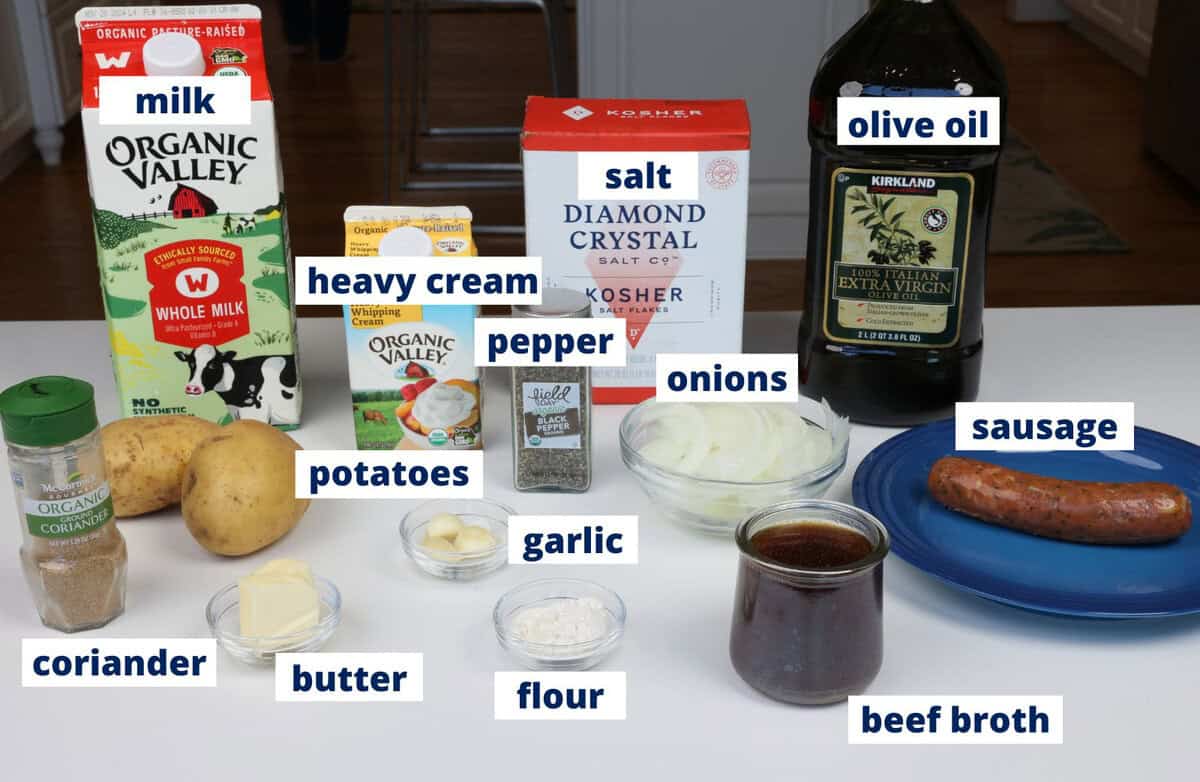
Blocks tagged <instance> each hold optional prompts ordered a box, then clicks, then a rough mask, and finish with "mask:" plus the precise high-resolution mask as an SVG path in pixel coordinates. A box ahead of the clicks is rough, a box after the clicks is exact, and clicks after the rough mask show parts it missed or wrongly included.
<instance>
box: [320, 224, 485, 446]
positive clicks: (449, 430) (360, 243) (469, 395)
mask: <svg viewBox="0 0 1200 782" xmlns="http://www.w3.org/2000/svg"><path fill="white" fill-rule="evenodd" d="M345 221H346V255H347V256H354V257H375V256H380V255H383V256H393V257H395V256H407V257H413V256H428V257H430V258H431V259H433V260H431V261H430V262H431V263H436V262H437V261H436V258H438V257H443V256H464V255H475V244H474V242H473V241H472V239H471V212H470V210H469V209H467V208H466V207H465V206H450V207H402V206H352V207H350V208H348V209H347V210H346V215H345ZM343 309H344V312H345V321H346V350H347V353H348V355H349V363H350V397H351V400H352V402H353V405H354V409H353V412H354V438H355V441H356V442H357V443H358V447H359V448H362V449H367V450H379V449H391V448H399V449H406V450H413V449H415V450H426V449H428V450H455V449H474V448H482V447H483V436H482V426H481V421H480V382H479V380H480V375H479V368H478V367H476V366H475V352H474V339H475V318H476V316H477V315H478V314H479V307H477V306H475V305H473V304H438V305H418V304H399V305H388V304H385V305H376V304H365V305H359V304H352V305H348V306H346V307H344V308H343Z"/></svg>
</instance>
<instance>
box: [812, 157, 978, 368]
mask: <svg viewBox="0 0 1200 782" xmlns="http://www.w3.org/2000/svg"><path fill="white" fill-rule="evenodd" d="M831 176H832V177H833V187H832V188H831V191H832V195H831V199H832V201H831V204H830V210H829V212H830V228H831V230H830V232H829V256H828V258H827V259H826V263H827V264H828V269H827V274H826V289H825V296H826V307H825V324H824V329H825V336H826V337H828V338H829V339H830V340H833V341H835V342H843V343H850V344H859V345H895V344H902V345H920V346H925V347H948V346H950V345H953V344H954V343H955V342H957V341H958V329H959V323H960V321H961V319H962V286H963V282H964V280H965V279H966V263H967V249H968V247H969V244H970V241H971V230H970V226H971V220H970V216H971V204H972V200H973V198H974V190H975V180H974V179H973V178H972V177H971V175H970V174H929V173H927V172H926V173H922V172H912V173H907V172H898V171H873V170H868V169H856V168H839V169H837V170H835V171H834V172H833V174H832V175H831Z"/></svg>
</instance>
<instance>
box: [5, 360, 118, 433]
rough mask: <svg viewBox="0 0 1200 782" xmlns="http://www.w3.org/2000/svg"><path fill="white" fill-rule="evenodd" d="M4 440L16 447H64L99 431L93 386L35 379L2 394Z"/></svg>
mask: <svg viewBox="0 0 1200 782" xmlns="http://www.w3.org/2000/svg"><path fill="white" fill-rule="evenodd" d="M0 422H2V423H3V424H4V439H5V440H7V441H8V442H10V443H13V444H14V445H62V444H63V443H69V442H71V441H72V440H78V439H79V438H80V437H83V436H84V435H87V434H90V433H91V432H93V431H94V430H95V429H96V426H97V423H98V422H97V421H96V394H95V390H94V389H93V388H92V384H91V383H89V382H87V381H86V380H76V379H75V378H73V377H62V376H60V375H47V376H45V377H31V378H29V379H28V380H25V381H23V382H21V383H17V384H16V385H15V386H10V387H9V388H7V389H5V390H4V392H3V393H0Z"/></svg>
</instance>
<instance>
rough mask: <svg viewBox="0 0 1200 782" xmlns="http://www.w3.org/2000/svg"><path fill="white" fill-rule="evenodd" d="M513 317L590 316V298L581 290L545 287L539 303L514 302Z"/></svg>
mask: <svg viewBox="0 0 1200 782" xmlns="http://www.w3.org/2000/svg"><path fill="white" fill-rule="evenodd" d="M512 314H513V317H514V318H590V317H592V300H591V299H589V298H588V296H587V294H586V293H584V292H582V291H573V290H571V289H569V288H545V289H543V290H542V303H541V304H514V305H513V308H512Z"/></svg>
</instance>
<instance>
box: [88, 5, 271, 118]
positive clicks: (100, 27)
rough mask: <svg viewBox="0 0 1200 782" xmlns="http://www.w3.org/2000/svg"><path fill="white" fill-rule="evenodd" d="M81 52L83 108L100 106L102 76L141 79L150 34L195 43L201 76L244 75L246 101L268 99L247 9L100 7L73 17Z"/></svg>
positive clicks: (256, 29) (257, 25)
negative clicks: (177, 35) (175, 36)
mask: <svg viewBox="0 0 1200 782" xmlns="http://www.w3.org/2000/svg"><path fill="white" fill-rule="evenodd" d="M75 23H76V27H77V28H78V31H79V44H80V46H81V47H82V50H83V95H82V99H83V101H82V102H83V107H84V108H85V109H94V108H96V107H97V106H98V105H99V102H100V101H99V84H100V77H101V76H145V75H146V66H145V65H144V64H143V63H142V47H143V46H145V45H146V41H148V40H150V38H152V37H153V36H155V35H158V34H159V33H165V32H179V33H183V34H185V35H190V36H191V37H193V38H195V39H196V40H197V41H199V43H200V48H201V51H202V52H203V54H204V75H206V76H213V75H216V74H218V73H221V74H222V75H224V74H234V73H242V74H244V75H246V76H249V77H250V79H251V82H250V98H251V100H256V101H259V100H270V99H271V88H270V86H268V84H267V68H266V62H265V58H264V55H263V43H262V29H261V28H262V23H261V21H260V16H259V11H258V9H257V8H254V7H253V6H249V5H232V6H195V7H176V6H170V7H145V8H124V7H113V8H100V9H88V10H85V11H80V12H79V15H78V16H76V21H75Z"/></svg>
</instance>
